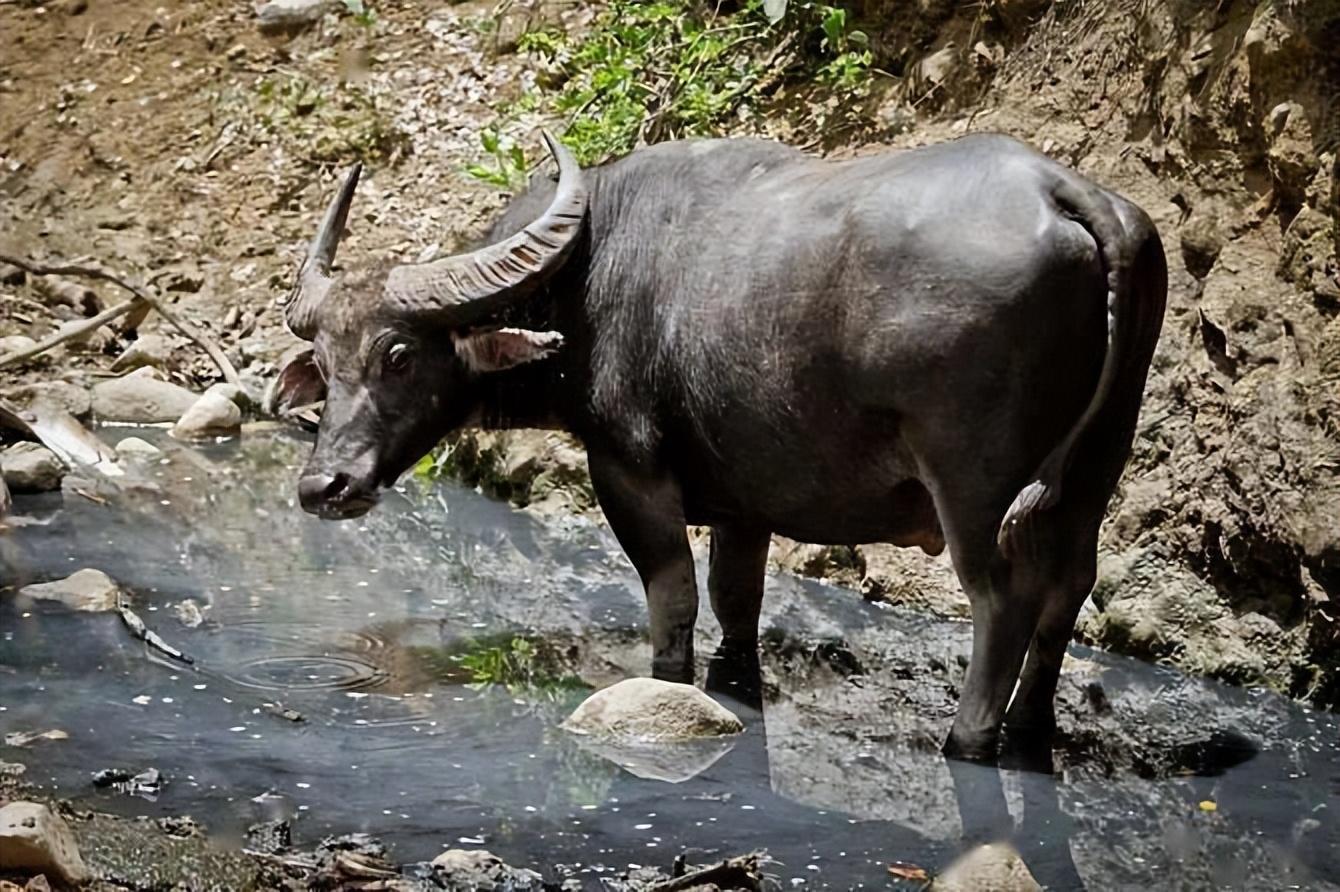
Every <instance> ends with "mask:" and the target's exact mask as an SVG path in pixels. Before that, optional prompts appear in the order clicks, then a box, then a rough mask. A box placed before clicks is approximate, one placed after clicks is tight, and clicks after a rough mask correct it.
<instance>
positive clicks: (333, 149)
mask: <svg viewBox="0 0 1340 892" xmlns="http://www.w3.org/2000/svg"><path fill="white" fill-rule="evenodd" d="M252 111H253V113H254V115H255V120H256V123H257V124H258V125H259V126H260V127H261V129H263V130H266V131H268V132H269V133H271V134H272V135H274V136H275V137H277V138H279V139H281V140H283V141H285V142H288V143H290V145H291V148H292V149H293V154H294V155H296V156H297V157H300V158H303V159H305V160H308V161H313V162H321V163H339V164H343V163H347V162H349V161H353V160H382V159H386V158H390V157H392V156H393V155H395V154H396V153H398V152H399V151H401V150H403V149H404V148H405V146H406V145H407V144H408V140H407V138H406V135H405V134H404V133H403V132H402V131H400V130H399V129H398V128H397V127H396V126H395V125H394V124H393V123H392V121H391V118H390V114H389V113H388V112H386V111H384V110H383V109H382V108H380V107H379V106H378V105H377V102H376V100H375V99H374V97H373V96H372V95H370V94H369V93H367V92H365V91H364V90H363V89H362V88H360V87H358V86H357V85H355V84H349V83H331V84H324V83H313V82H311V81H308V80H306V79H304V78H301V77H285V76H276V77H267V78H263V79H262V80H261V81H260V82H259V83H258V84H257V86H256V102H255V103H254V106H253V109H252Z"/></svg>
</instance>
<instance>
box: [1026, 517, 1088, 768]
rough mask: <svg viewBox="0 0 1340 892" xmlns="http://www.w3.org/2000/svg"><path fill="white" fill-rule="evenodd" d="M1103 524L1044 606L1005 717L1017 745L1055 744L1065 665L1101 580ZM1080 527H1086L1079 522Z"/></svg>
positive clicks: (1079, 551)
mask: <svg viewBox="0 0 1340 892" xmlns="http://www.w3.org/2000/svg"><path fill="white" fill-rule="evenodd" d="M1099 521H1101V517H1099V518H1097V519H1096V520H1093V521H1090V522H1089V523H1086V524H1084V526H1087V527H1090V532H1089V534H1088V535H1085V536H1084V537H1083V539H1082V541H1081V543H1080V544H1079V546H1078V548H1077V550H1076V556H1075V559H1074V560H1073V561H1072V562H1071V564H1072V566H1071V567H1069V568H1067V569H1064V570H1062V571H1061V572H1060V573H1058V574H1057V575H1058V577H1059V584H1058V585H1057V586H1056V587H1055V588H1054V589H1053V591H1052V592H1051V597H1049V598H1047V600H1046V603H1045V605H1044V606H1043V609H1042V615H1041V617H1039V619H1038V628H1037V632H1036V633H1035V634H1034V636H1033V643H1032V645H1031V646H1030V647H1029V649H1028V658H1027V660H1026V662H1025V663H1024V670H1023V674H1022V675H1021V676H1020V678H1019V689H1018V691H1017V692H1016V693H1015V695H1014V700H1013V701H1012V702H1011V703H1010V708H1009V711H1008V712H1007V713H1006V716H1005V724H1006V725H1007V726H1008V728H1009V731H1010V737H1011V740H1012V741H1014V742H1024V741H1025V740H1029V741H1032V742H1036V743H1043V742H1045V743H1047V744H1048V745H1050V741H1051V737H1052V733H1053V732H1054V731H1055V730H1056V685H1057V682H1058V681H1059V679H1060V676H1061V661H1062V660H1064V659H1065V651H1066V646H1067V645H1069V643H1070V639H1071V637H1072V635H1073V634H1074V631H1075V620H1076V618H1077V617H1078V616H1079V610H1080V607H1082V606H1083V605H1084V599H1085V598H1087V597H1088V596H1089V592H1090V591H1091V590H1092V589H1093V584H1094V581H1095V579H1096V577H1097V550H1098V522H1099ZM1075 526H1076V527H1077V528H1082V527H1080V522H1078V521H1077V522H1076V524H1075Z"/></svg>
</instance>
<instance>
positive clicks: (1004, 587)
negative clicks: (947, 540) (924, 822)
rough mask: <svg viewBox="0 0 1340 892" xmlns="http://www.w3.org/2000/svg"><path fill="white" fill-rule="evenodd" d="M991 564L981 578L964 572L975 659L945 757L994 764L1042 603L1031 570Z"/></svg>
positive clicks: (946, 747)
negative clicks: (1010, 703) (1016, 683)
mask: <svg viewBox="0 0 1340 892" xmlns="http://www.w3.org/2000/svg"><path fill="white" fill-rule="evenodd" d="M956 560H957V559H956ZM989 564H990V567H989V570H987V571H986V572H982V573H980V574H976V573H971V572H968V573H965V572H963V571H960V572H959V578H960V580H961V581H962V583H963V588H964V590H965V591H966V592H967V594H968V602H969V604H970V606H971V608H972V626H973V629H972V658H971V659H970V660H969V661H968V675H967V678H966V679H965V680H964V683H963V690H962V693H961V695H960V697H959V704H958V712H957V714H956V715H955V716H954V724H953V726H952V727H951V728H950V731H949V738H948V740H946V741H945V745H944V754H945V755H946V756H948V757H950V758H953V759H962V760H966V761H971V762H985V763H994V762H995V760H996V755H997V746H998V744H999V740H1000V728H1001V724H1002V722H1003V720H1004V717H1005V708H1006V706H1008V705H1009V702H1010V694H1011V693H1012V692H1013V691H1014V685H1015V682H1016V681H1017V680H1018V678H1019V669H1020V667H1021V666H1022V665H1023V662H1024V654H1025V653H1026V652H1027V650H1028V643H1029V641H1030V640H1031V639H1032V637H1033V631H1034V629H1035V628H1036V627H1037V622H1038V616H1039V613H1040V612H1041V606H1042V603H1041V598H1040V595H1041V591H1040V588H1039V587H1038V585H1037V583H1038V580H1037V574H1035V573H1033V572H1032V569H1031V567H1027V566H1019V565H1017V564H1015V565H1011V564H1008V563H1006V562H1005V561H1003V559H1001V560H994V559H993V560H990V561H989Z"/></svg>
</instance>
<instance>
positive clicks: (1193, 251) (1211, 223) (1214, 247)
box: [1182, 214, 1224, 279]
mask: <svg viewBox="0 0 1340 892" xmlns="http://www.w3.org/2000/svg"><path fill="white" fill-rule="evenodd" d="M1223 250H1224V234H1223V232H1221V231H1220V229H1219V224H1218V217H1217V216H1215V215H1209V214H1206V215H1203V216H1196V217H1192V218H1191V219H1190V220H1188V221H1187V223H1186V225H1185V226H1183V227H1182V262H1183V263H1184V264H1185V265H1186V271H1187V272H1189V273H1191V275H1193V276H1195V277H1196V278H1197V279H1203V278H1205V277H1206V276H1208V275H1209V274H1210V270H1212V269H1213V268H1214V265H1215V263H1216V262H1217V261H1218V260H1219V255H1220V253H1222V252H1223Z"/></svg>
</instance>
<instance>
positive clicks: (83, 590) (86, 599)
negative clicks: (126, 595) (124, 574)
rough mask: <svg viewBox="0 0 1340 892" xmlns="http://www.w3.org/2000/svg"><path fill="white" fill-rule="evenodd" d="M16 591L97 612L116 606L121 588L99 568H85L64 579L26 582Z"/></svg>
mask: <svg viewBox="0 0 1340 892" xmlns="http://www.w3.org/2000/svg"><path fill="white" fill-rule="evenodd" d="M19 594H21V595H26V596H27V597H29V598H36V599H37V600H39V601H59V602H60V603H62V604H64V605H65V606H66V607H69V608H70V609H71V610H83V611H87V612H90V613H98V612H101V611H104V610H115V609H116V603H117V599H118V598H119V596H120V594H121V589H120V587H119V586H118V585H117V584H116V582H115V581H114V580H113V579H112V577H110V576H108V575H107V574H106V573H104V572H102V571H101V570H91V569H88V568H85V569H83V570H80V571H78V572H77V573H74V574H72V575H70V576H67V577H65V578H64V579H57V580H55V581H53V582H40V583H35V584H33V585H26V586H24V587H23V588H21V589H19Z"/></svg>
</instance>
